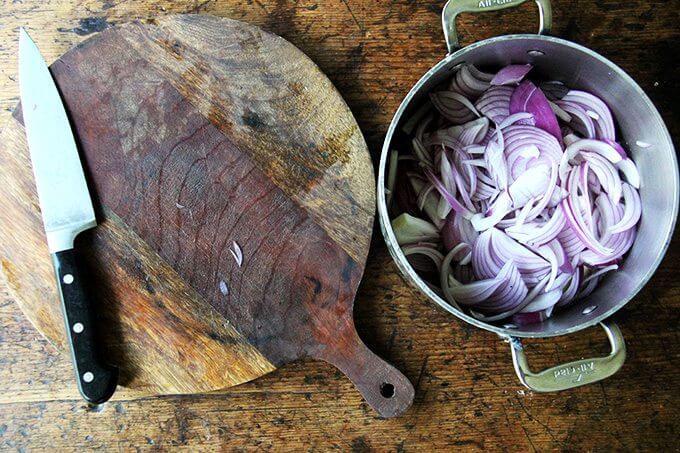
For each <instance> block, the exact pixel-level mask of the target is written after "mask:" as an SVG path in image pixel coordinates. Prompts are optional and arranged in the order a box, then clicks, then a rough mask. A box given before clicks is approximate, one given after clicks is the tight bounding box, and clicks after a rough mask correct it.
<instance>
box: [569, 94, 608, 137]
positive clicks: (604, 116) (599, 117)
mask: <svg viewBox="0 0 680 453" xmlns="http://www.w3.org/2000/svg"><path fill="white" fill-rule="evenodd" d="M562 101H565V102H574V103H576V104H578V105H579V106H581V108H583V109H584V110H585V111H586V113H588V112H591V115H589V116H590V117H591V118H593V119H594V120H595V129H596V135H595V136H596V138H599V139H600V140H604V139H609V140H616V130H615V128H614V118H613V117H612V114H611V111H610V110H609V107H607V104H605V103H604V102H603V101H602V99H600V98H598V97H596V96H593V95H592V94H590V93H587V92H585V91H579V90H571V91H569V92H568V93H567V94H566V95H565V96H564V97H563V98H562Z"/></svg>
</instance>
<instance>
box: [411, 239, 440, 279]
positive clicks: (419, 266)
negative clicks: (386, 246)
mask: <svg viewBox="0 0 680 453" xmlns="http://www.w3.org/2000/svg"><path fill="white" fill-rule="evenodd" d="M401 251H402V252H404V256H406V257H407V258H408V259H409V263H411V265H412V266H413V267H414V269H416V270H419V271H423V272H431V271H436V272H437V273H439V272H441V268H442V261H444V256H443V255H442V254H441V252H440V251H439V250H437V248H436V247H435V246H432V245H420V244H416V245H406V246H404V247H402V248H401ZM414 255H420V256H423V257H426V258H427V259H428V260H429V261H425V262H423V261H421V260H418V259H414ZM431 263H433V264H434V268H433V267H432V266H431V265H428V264H431Z"/></svg>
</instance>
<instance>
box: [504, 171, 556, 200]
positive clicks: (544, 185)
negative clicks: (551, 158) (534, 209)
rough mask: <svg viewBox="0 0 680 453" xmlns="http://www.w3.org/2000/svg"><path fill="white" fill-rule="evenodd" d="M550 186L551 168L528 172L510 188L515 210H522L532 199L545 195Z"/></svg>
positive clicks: (509, 192) (520, 176)
mask: <svg viewBox="0 0 680 453" xmlns="http://www.w3.org/2000/svg"><path fill="white" fill-rule="evenodd" d="M549 184H550V167H549V166H546V165H541V166H537V167H532V168H530V169H528V170H526V171H525V172H524V173H522V174H521V175H519V177H518V178H517V179H515V181H514V182H513V183H512V184H511V185H510V187H509V188H508V194H509V195H510V198H511V199H512V206H513V208H515V209H518V208H521V207H523V206H524V205H525V204H527V202H528V201H529V200H531V199H532V198H535V197H538V196H540V195H544V194H545V193H546V192H547V191H548V185H549ZM553 184H554V183H553Z"/></svg>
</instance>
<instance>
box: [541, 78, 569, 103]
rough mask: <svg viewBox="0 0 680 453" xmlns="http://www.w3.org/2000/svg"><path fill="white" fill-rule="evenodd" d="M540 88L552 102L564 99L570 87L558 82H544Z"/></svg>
mask: <svg viewBox="0 0 680 453" xmlns="http://www.w3.org/2000/svg"><path fill="white" fill-rule="evenodd" d="M539 86H540V87H541V90H542V91H543V93H545V96H546V97H547V98H548V99H550V100H552V101H555V100H560V99H562V98H563V97H564V96H566V94H567V93H568V92H569V87H567V86H565V85H564V83H562V82H560V81H558V80H551V81H548V82H543V83H541V84H540V85H539Z"/></svg>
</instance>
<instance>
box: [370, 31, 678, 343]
mask: <svg viewBox="0 0 680 453" xmlns="http://www.w3.org/2000/svg"><path fill="white" fill-rule="evenodd" d="M528 39H531V40H541V41H547V42H551V43H555V44H558V45H564V46H568V47H572V48H575V49H577V50H579V51H581V52H583V53H586V54H588V55H589V56H591V57H593V58H595V59H596V60H598V61H600V62H601V63H603V64H605V65H607V66H609V67H610V68H611V69H612V70H613V71H615V72H617V73H618V74H619V75H620V76H621V77H622V78H623V79H624V80H625V81H626V82H627V83H628V84H629V85H630V86H631V87H632V88H633V90H634V91H635V92H636V93H637V95H638V96H639V99H640V101H642V102H644V103H646V104H647V105H648V107H650V110H651V111H652V112H653V115H655V116H656V118H655V119H656V120H657V121H658V122H659V123H660V124H661V125H662V127H663V132H664V138H665V139H667V141H668V143H669V144H670V150H671V158H672V160H673V162H674V164H675V165H674V169H675V184H674V186H675V187H674V190H673V193H672V197H673V203H672V206H673V212H672V219H673V220H672V222H671V225H670V229H669V230H668V233H667V237H666V238H665V240H664V244H663V246H662V248H661V249H660V250H659V253H658V254H657V257H656V259H655V260H654V263H653V265H652V266H650V267H649V270H648V271H647V273H646V274H645V275H644V276H643V278H642V280H641V283H640V284H639V285H638V286H637V287H636V288H635V289H634V290H633V291H632V292H631V293H630V294H629V295H628V296H627V297H626V298H624V299H622V300H621V301H619V303H617V304H616V305H614V306H613V307H612V308H610V309H609V310H607V311H605V312H603V313H601V314H599V315H597V316H594V317H592V318H591V317H589V318H586V319H585V320H584V321H583V322H582V323H580V324H578V325H575V326H572V327H569V328H566V329H562V330H556V331H552V332H526V331H522V330H519V329H517V330H515V329H507V328H504V327H499V326H496V325H493V324H488V323H486V322H483V321H480V320H478V319H476V318H474V317H472V316H470V315H468V314H466V313H464V312H462V311H460V310H457V309H455V308H454V307H452V306H451V305H449V304H448V303H447V302H446V301H445V300H444V299H442V298H441V297H439V296H438V295H437V294H436V293H435V292H434V291H432V290H431V289H430V288H429V287H428V286H427V284H426V283H425V282H424V281H423V280H422V279H421V278H420V276H419V275H418V274H417V273H416V272H415V270H414V269H413V268H412V267H411V265H410V264H409V263H408V261H407V259H406V256H405V255H404V253H403V252H402V250H401V247H399V246H398V245H397V239H396V236H395V235H394V231H393V230H392V225H391V222H390V218H389V213H388V212H387V204H386V203H385V169H386V166H387V156H388V155H389V153H390V143H391V141H392V138H393V136H394V132H395V130H396V127H397V124H398V123H399V121H400V120H401V118H402V115H403V114H404V112H405V111H406V108H407V107H408V106H409V104H410V103H411V101H412V100H413V97H414V96H415V94H416V93H417V92H418V91H419V90H420V88H421V87H422V86H423V85H424V84H425V83H426V82H427V81H428V80H430V78H431V77H433V76H434V75H435V74H437V73H438V72H439V71H440V70H442V69H443V68H444V67H445V66H447V65H448V64H449V63H450V62H451V61H452V60H454V59H456V58H458V57H460V56H462V55H465V54H467V53H469V52H472V51H473V50H475V49H477V48H480V47H485V46H489V45H493V44H495V43H497V42H503V41H513V40H528ZM377 190H378V193H377V204H378V219H379V223H380V231H381V232H382V235H383V238H384V239H385V243H386V245H387V249H388V250H389V252H390V255H391V256H392V259H393V260H394V262H395V264H396V265H397V267H398V268H399V270H400V272H401V273H402V275H403V276H405V277H406V279H407V280H409V283H411V284H413V285H415V286H416V287H417V289H419V290H420V291H421V292H422V293H423V294H425V295H426V296H427V297H428V299H430V300H431V301H433V302H434V303H436V304H437V305H439V306H440V307H442V308H443V309H445V310H446V311H448V312H449V313H451V314H453V315H455V316H456V317H458V318H459V319H461V320H463V321H465V322H467V323H469V324H472V325H474V326H475V327H479V328H481V329H484V330H488V331H491V332H494V333H496V334H498V335H500V336H502V337H522V338H547V337H556V336H560V335H567V334H570V333H574V332H578V331H580V330H583V329H587V328H588V327H592V326H594V325H596V324H598V323H599V322H601V321H603V320H605V319H607V318H609V317H610V316H612V315H613V314H614V313H616V312H617V311H618V310H620V309H621V308H622V307H623V306H624V305H626V304H627V303H628V302H629V301H630V300H631V299H633V298H634V297H635V296H636V295H637V294H638V292H640V290H641V289H642V288H643V287H644V286H645V285H646V284H647V283H648V282H649V280H650V279H651V277H652V275H654V273H655V272H656V270H657V269H658V267H659V265H660V264H661V261H662V260H663V258H664V256H665V255H666V252H667V250H668V247H669V245H670V242H671V239H672V237H673V232H674V230H675V226H676V223H677V218H678V209H679V204H680V203H679V201H678V200H679V199H680V176H679V174H678V160H677V157H676V153H675V148H674V146H673V141H672V139H671V136H670V133H669V132H668V128H667V127H666V125H665V123H664V121H663V119H662V118H661V115H660V114H659V112H658V110H657V109H656V107H655V106H654V104H653V103H652V101H651V100H650V99H649V97H648V96H647V94H646V93H645V92H644V90H643V89H642V88H641V87H640V85H638V84H637V82H635V80H634V79H633V78H632V77H631V76H629V75H628V73H626V71H624V70H623V69H622V68H621V67H619V66H618V65H617V64H615V63H613V62H612V61H610V60H609V59H607V58H605V57H603V56H602V55H600V54H599V53H597V52H595V51H593V50H591V49H589V48H587V47H585V46H582V45H580V44H576V43H574V42H571V41H569V40H566V39H562V38H557V37H554V36H545V35H537V34H512V35H502V36H496V37H492V38H488V39H485V40H482V41H478V42H476V43H473V44H470V45H468V46H466V47H463V48H461V49H459V50H457V51H455V52H453V53H450V54H448V55H447V56H446V57H444V58H443V59H442V60H441V61H439V62H438V63H437V64H436V65H434V66H433V67H432V68H430V69H429V70H428V71H427V72H426V73H425V74H424V75H423V76H422V77H421V78H420V79H419V80H418V82H416V84H415V85H414V86H413V87H412V88H411V89H410V91H409V92H408V94H407V95H406V97H405V98H404V99H403V100H402V102H401V104H400V105H399V108H398V109H397V111H396V112H395V114H394V116H393V118H392V121H391V122H390V126H389V128H388V130H387V134H386V135H385V141H384V143H383V147H382V150H381V153H380V162H379V167H378V184H377Z"/></svg>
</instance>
